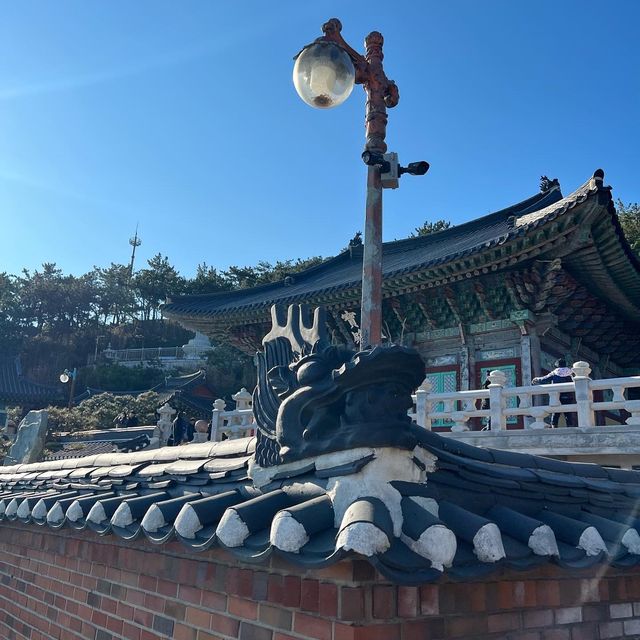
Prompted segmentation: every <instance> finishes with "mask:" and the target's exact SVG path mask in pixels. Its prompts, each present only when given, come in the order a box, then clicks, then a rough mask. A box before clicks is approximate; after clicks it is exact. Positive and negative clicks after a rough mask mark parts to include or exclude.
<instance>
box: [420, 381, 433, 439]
mask: <svg viewBox="0 0 640 640" xmlns="http://www.w3.org/2000/svg"><path fill="white" fill-rule="evenodd" d="M432 391H433V383H432V382H431V380H429V378H425V379H424V382H423V383H422V384H421V385H420V386H419V387H418V388H417V390H416V422H417V423H418V425H419V426H421V427H424V428H425V429H427V430H428V431H431V418H430V417H429V408H430V405H431V403H430V402H428V396H429V394H430V393H431V392H432Z"/></svg>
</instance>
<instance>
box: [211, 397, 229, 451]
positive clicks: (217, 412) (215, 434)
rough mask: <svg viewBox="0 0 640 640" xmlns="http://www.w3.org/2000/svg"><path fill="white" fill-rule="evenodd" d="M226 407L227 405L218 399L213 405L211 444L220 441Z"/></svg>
mask: <svg viewBox="0 0 640 640" xmlns="http://www.w3.org/2000/svg"><path fill="white" fill-rule="evenodd" d="M226 406H227V403H226V402H225V401H224V400H223V399H222V398H218V399H217V400H215V401H214V403H213V411H212V412H211V437H210V438H209V440H211V442H217V441H218V439H219V432H220V429H222V426H223V417H222V412H223V411H224V410H225V408H226Z"/></svg>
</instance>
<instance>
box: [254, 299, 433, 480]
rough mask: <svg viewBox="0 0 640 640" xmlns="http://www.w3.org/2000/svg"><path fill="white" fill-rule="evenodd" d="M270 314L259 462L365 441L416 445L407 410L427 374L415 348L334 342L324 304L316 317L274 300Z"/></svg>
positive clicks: (259, 404) (257, 407) (261, 380)
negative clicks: (362, 347)
mask: <svg viewBox="0 0 640 640" xmlns="http://www.w3.org/2000/svg"><path fill="white" fill-rule="evenodd" d="M271 315H272V328H271V331H270V332H269V333H268V334H267V335H266V336H265V337H264V339H263V341H262V344H263V347H264V350H263V351H261V352H259V353H258V355H257V362H258V384H257V386H256V390H255V392H254V412H255V417H256V422H257V425H258V443H257V446H256V462H257V463H258V464H259V465H260V466H263V467H266V466H273V465H276V464H280V463H283V462H291V461H294V460H300V459H302V458H308V457H310V456H314V455H318V454H323V453H329V452H333V451H341V450H345V449H353V448H355V447H362V446H368V447H371V446H392V447H398V448H402V449H413V447H415V445H416V442H417V433H416V429H417V428H416V426H415V425H413V424H412V423H411V420H410V419H409V417H408V415H407V410H408V409H409V408H410V407H411V404H412V400H411V393H412V392H413V391H414V390H415V389H416V387H417V386H418V385H419V384H420V383H421V382H422V380H423V379H424V375H425V366H424V362H423V361H422V359H421V357H420V356H419V355H418V353H417V352H416V351H414V350H412V349H408V348H406V347H401V346H398V345H390V346H377V347H374V348H372V349H365V350H363V351H360V352H354V351H352V350H350V349H347V348H345V347H341V346H335V345H331V344H330V343H329V340H328V338H327V333H326V326H325V313H324V310H323V309H322V308H317V309H316V310H315V312H314V313H313V315H312V314H311V310H310V309H309V308H308V307H306V306H304V305H291V306H290V307H289V308H288V309H287V310H285V309H284V308H283V307H279V306H273V307H272V309H271Z"/></svg>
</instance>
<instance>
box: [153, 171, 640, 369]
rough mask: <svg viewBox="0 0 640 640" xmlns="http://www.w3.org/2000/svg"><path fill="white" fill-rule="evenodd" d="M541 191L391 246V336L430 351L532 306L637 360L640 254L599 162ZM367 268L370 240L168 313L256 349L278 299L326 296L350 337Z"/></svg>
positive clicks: (344, 337)
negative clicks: (577, 179)
mask: <svg viewBox="0 0 640 640" xmlns="http://www.w3.org/2000/svg"><path fill="white" fill-rule="evenodd" d="M542 189H543V190H542V191H541V192H540V193H538V194H536V195H534V196H532V197H530V198H528V199H527V200H524V201H522V202H520V203H518V204H515V205H513V206H510V207H508V208H506V209H503V210H501V211H497V212H495V213H491V214H489V215H486V216H483V217H480V218H477V219H475V220H472V221H470V222H468V223H465V224H461V225H458V226H455V227H452V228H450V229H447V230H445V231H442V232H440V233H435V234H431V235H428V236H423V237H418V238H408V239H405V240H398V241H394V242H386V243H384V245H383V297H384V300H383V317H384V326H385V328H387V329H388V332H389V333H390V334H391V337H392V339H393V340H396V341H399V340H400V336H404V337H405V338H406V337H407V336H408V335H409V336H412V338H411V340H413V341H414V342H413V344H414V346H416V347H418V348H419V349H420V350H421V351H423V352H424V354H425V355H428V349H429V346H428V345H426V344H425V346H424V349H421V347H420V344H422V343H423V342H424V341H425V340H426V341H427V342H428V341H429V339H430V338H428V337H425V335H427V334H436V333H438V332H440V333H443V332H444V333H445V334H446V333H447V332H448V331H454V332H458V330H459V328H460V327H461V328H462V330H463V331H467V332H471V333H473V332H474V331H475V329H474V327H476V328H477V327H478V326H479V325H490V324H491V323H495V322H498V321H499V322H502V321H505V322H506V323H507V324H508V323H509V320H510V318H512V316H514V315H515V316H516V317H517V318H520V317H521V316H522V314H523V313H527V312H528V313H529V314H530V315H529V316H527V317H530V318H532V319H537V322H538V323H539V325H540V326H538V332H539V333H540V334H541V335H542V334H543V333H544V332H545V329H548V327H549V326H551V327H557V328H558V329H559V330H560V331H562V332H563V333H564V334H566V335H567V336H569V337H570V338H571V339H574V340H576V341H580V342H581V344H583V345H585V346H586V347H588V348H590V349H591V350H592V351H594V352H596V353H597V354H599V355H601V356H602V359H603V361H604V360H605V359H606V360H611V361H613V362H615V363H616V364H617V365H619V366H620V367H633V366H636V365H637V362H638V360H640V323H639V322H638V318H639V317H640V263H639V262H638V260H637V258H636V257H635V255H634V254H633V253H632V251H631V250H630V249H629V246H628V243H627V242H626V240H625V239H624V236H623V234H622V230H621V228H620V224H619V222H618V219H617V215H616V212H615V207H614V203H613V197H612V193H611V188H610V187H608V186H605V185H604V173H603V172H602V171H601V170H598V171H596V172H595V173H594V175H593V177H592V178H590V179H589V180H588V181H587V182H586V183H585V184H584V185H582V186H581V187H579V188H578V189H577V190H576V191H574V192H573V193H571V194H570V195H568V196H566V197H563V196H562V193H561V192H560V187H559V184H558V182H557V181H555V180H554V181H549V180H547V181H545V182H544V183H543V185H542ZM361 275H362V247H361V246H355V247H351V248H350V250H349V251H345V252H343V253H341V254H340V255H338V256H336V257H334V258H331V259H329V260H326V261H325V262H323V263H321V264H319V265H317V266H315V267H313V268H311V269H308V270H306V271H304V272H301V273H296V274H292V275H291V276H290V277H288V278H286V279H285V280H283V281H282V282H276V283H272V284H268V285H263V286H260V287H254V288H251V289H243V290H238V291H233V292H225V293H216V294H210V295H199V296H184V297H180V298H176V299H174V300H173V301H170V302H169V303H168V304H167V305H165V307H164V313H165V314H166V315H167V317H170V318H173V319H176V320H178V321H179V322H180V323H181V324H183V325H184V326H186V327H189V328H192V329H197V330H200V331H202V332H204V333H206V334H208V335H209V336H210V337H212V338H216V339H218V340H227V341H230V342H232V343H233V344H235V345H236V346H239V347H240V348H242V349H244V350H245V351H247V352H248V353H252V352H255V351H256V349H258V348H259V345H260V341H261V339H262V336H263V335H264V334H265V333H266V331H268V321H269V308H270V306H271V305H272V304H300V303H305V304H313V305H315V304H321V305H323V306H324V307H325V308H326V309H327V321H328V323H329V328H330V331H331V332H332V334H333V336H334V341H336V342H343V343H346V344H350V341H351V340H352V333H353V331H352V329H353V328H352V327H350V326H349V323H348V322H347V321H345V312H346V313H354V312H355V314H356V316H357V313H358V309H359V298H360V279H361ZM516 321H517V320H516ZM447 335H448V334H447ZM456 335H457V333H456ZM578 355H579V354H577V353H576V354H574V356H576V358H577V356H578ZM580 358H582V359H587V360H590V361H594V359H593V357H592V356H588V355H587V354H583V355H580ZM578 359H579V358H578ZM534 375H535V374H534ZM609 375H611V374H609ZM618 375H619V374H618Z"/></svg>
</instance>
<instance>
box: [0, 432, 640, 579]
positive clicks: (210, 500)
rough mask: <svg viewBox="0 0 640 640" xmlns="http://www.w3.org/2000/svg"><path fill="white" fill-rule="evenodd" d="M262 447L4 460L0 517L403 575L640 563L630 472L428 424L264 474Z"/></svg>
mask: <svg viewBox="0 0 640 640" xmlns="http://www.w3.org/2000/svg"><path fill="white" fill-rule="evenodd" d="M254 446H255V440H254V439H250V438H245V439H240V440H228V441H225V442H220V443H202V444H190V445H184V446H181V447H166V448H162V449H156V450H153V451H141V452H137V453H130V454H106V455H98V456H94V457H91V458H81V459H67V460H58V461H50V462H42V463H36V464H28V465H14V466H11V467H5V468H3V469H2V471H1V472H0V519H7V520H20V521H22V522H23V523H25V524H29V525H32V526H41V527H46V526H48V527H51V528H53V529H59V528H62V527H71V528H75V529H89V530H93V531H95V532H96V533H98V534H100V535H107V534H111V535H116V536H118V537H120V538H122V539H124V540H131V539H133V538H135V537H137V536H145V537H146V538H147V539H149V540H150V541H151V542H153V543H156V544H164V543H166V542H168V541H170V540H172V539H177V540H179V541H180V542H181V543H182V544H184V545H186V546H187V547H190V548H191V549H193V550H195V551H202V550H205V549H208V548H210V547H212V546H221V547H224V548H226V549H228V550H229V551H231V552H232V553H234V554H235V555H236V556H238V557H239V558H240V559H243V560H245V561H251V562H262V561H265V560H266V559H267V558H269V556H271V555H273V554H275V555H279V556H282V557H284V558H286V559H288V560H289V561H291V562H294V563H296V564H299V565H303V566H307V567H322V566H326V565H328V564H332V563H334V562H336V561H338V560H340V559H342V558H344V557H345V556H347V555H353V554H360V555H364V556H365V557H366V558H367V559H368V560H369V561H370V562H371V563H372V564H373V565H374V566H376V567H377V568H378V569H379V570H380V572H381V573H383V574H384V575H385V576H386V577H388V578H389V579H391V580H393V581H395V582H398V583H403V584H416V583H421V582H427V581H433V580H435V579H437V578H438V577H439V576H441V575H443V574H447V575H450V576H452V577H455V578H461V579H465V578H470V577H475V576H479V575H482V574H485V573H489V572H492V571H495V570H497V569H499V568H500V567H502V566H508V567H512V568H518V569H526V568H529V567H534V566H537V565H540V564H545V563H550V562H553V563H556V564H559V565H561V566H563V567H566V568H567V569H570V570H573V569H576V568H581V567H586V566H590V565H594V564H598V563H609V564H613V565H617V566H633V565H636V564H638V562H640V536H639V531H640V520H639V519H638V518H637V513H636V510H635V505H636V503H637V500H638V498H639V497H640V473H637V472H631V471H621V470H618V469H606V468H603V467H599V466H597V465H591V464H576V463H567V462H559V461H555V460H550V459H545V458H539V457H535V456H530V455H525V454H515V453H507V452H503V451H497V450H488V449H478V448H475V447H472V446H469V445H465V444H462V443H459V442H455V441H453V440H448V439H446V438H443V437H442V436H439V435H437V434H434V433H431V432H427V431H421V435H420V444H419V446H418V447H416V449H414V450H413V451H401V450H398V449H388V448H386V449H355V450H351V451H343V452H339V453H337V454H325V455H324V456H318V457H316V458H309V459H306V460H302V461H298V462H296V463H290V464H288V465H281V466H278V467H271V468H270V469H267V470H265V469H260V468H257V467H256V466H255V464H254V463H253V456H252V452H253V451H254ZM376 465H377V466H376ZM392 469H395V472H394V471H392V472H391V473H390V474H389V475H388V477H387V478H385V477H384V472H385V470H387V471H389V470H392ZM381 472H382V475H381ZM403 474H404V475H403ZM400 476H402V478H403V479H402V478H400ZM376 483H377V484H376ZM365 486H366V489H363V487H365ZM354 492H355V493H354ZM367 492H369V493H367ZM0 526H2V524H1V522H0Z"/></svg>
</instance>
